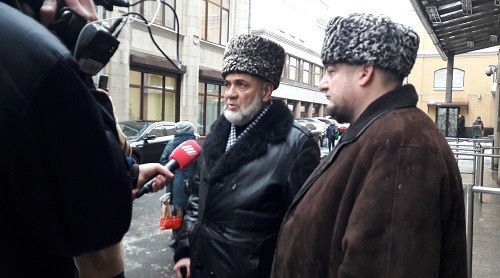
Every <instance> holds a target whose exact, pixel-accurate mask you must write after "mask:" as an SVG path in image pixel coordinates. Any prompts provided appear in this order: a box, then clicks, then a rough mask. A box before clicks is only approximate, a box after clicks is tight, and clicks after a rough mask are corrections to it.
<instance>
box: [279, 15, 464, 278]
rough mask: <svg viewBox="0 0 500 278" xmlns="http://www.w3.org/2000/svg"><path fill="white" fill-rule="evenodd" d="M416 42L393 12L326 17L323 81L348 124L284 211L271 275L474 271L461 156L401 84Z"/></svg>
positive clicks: (333, 112)
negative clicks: (469, 252) (470, 261)
mask: <svg viewBox="0 0 500 278" xmlns="http://www.w3.org/2000/svg"><path fill="white" fill-rule="evenodd" d="M418 46H419V37H418V35H417V33H416V32H415V31H414V30H412V29H411V28H409V27H407V26H405V25H402V24H398V23H395V22H393V21H392V20H391V19H390V18H388V17H386V16H375V15H371V14H357V13H355V14H351V15H349V16H347V17H342V16H337V17H334V18H333V19H331V20H330V22H329V23H328V25H327V28H326V32H325V38H324V42H323V47H322V50H321V59H322V61H323V64H324V65H325V69H326V71H325V75H324V76H323V78H322V80H321V81H320V85H319V88H320V90H321V91H322V92H325V94H326V98H327V99H328V100H329V102H330V103H329V104H328V106H327V110H326V111H327V113H329V115H330V116H332V118H335V119H337V120H338V121H341V122H344V121H345V122H349V123H351V125H350V127H349V128H348V129H347V130H346V131H345V133H344V134H343V135H342V137H341V138H340V141H339V142H338V143H337V146H336V147H335V148H334V150H333V151H332V152H331V153H330V154H329V155H328V156H327V157H326V158H324V159H323V160H322V162H321V164H320V165H319V166H318V167H317V168H316V170H315V171H314V172H313V173H312V174H311V176H310V177H309V179H308V180H307V181H306V183H305V184H304V185H303V186H302V187H301V189H300V191H299V192H298V193H297V196H296V197H295V199H294V201H293V203H292V204H291V206H290V209H289V210H288V212H287V214H286V215H285V218H284V220H283V223H282V226H281V229H280V234H279V240H278V242H277V246H276V254H275V258H274V259H275V260H274V266H273V271H272V276H273V277H286V278H290V277H450V278H451V277H453V278H457V277H458V278H459V277H464V278H465V277H467V248H466V238H465V208H464V195H463V189H462V180H461V175H460V172H459V169H458V166H457V163H456V160H455V157H454V155H453V153H452V151H451V149H450V147H449V145H448V142H447V141H446V139H445V138H444V136H443V135H442V134H441V132H440V131H439V130H438V129H437V127H436V124H435V123H434V122H433V121H432V120H431V119H430V118H429V117H428V116H427V114H425V113H424V112H423V111H422V110H420V109H419V108H418V107H417V106H416V105H417V101H418V95H417V92H416V91H415V88H414V87H413V85H411V84H406V85H402V83H403V79H404V78H405V77H406V76H408V74H409V73H410V71H411V69H412V68H413V65H414V63H415V60H416V57H417V51H418ZM388 127H390V128H388Z"/></svg>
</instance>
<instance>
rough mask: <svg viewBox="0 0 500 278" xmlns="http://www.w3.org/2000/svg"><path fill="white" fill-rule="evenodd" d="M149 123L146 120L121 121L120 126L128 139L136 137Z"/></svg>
mask: <svg viewBox="0 0 500 278" xmlns="http://www.w3.org/2000/svg"><path fill="white" fill-rule="evenodd" d="M149 125H150V123H148V122H129V121H125V122H121V123H120V128H121V129H122V131H123V133H124V134H125V136H127V138H128V139H136V138H137V137H138V136H139V135H141V134H142V132H143V131H144V130H145V129H146V128H147V127H148V126H149Z"/></svg>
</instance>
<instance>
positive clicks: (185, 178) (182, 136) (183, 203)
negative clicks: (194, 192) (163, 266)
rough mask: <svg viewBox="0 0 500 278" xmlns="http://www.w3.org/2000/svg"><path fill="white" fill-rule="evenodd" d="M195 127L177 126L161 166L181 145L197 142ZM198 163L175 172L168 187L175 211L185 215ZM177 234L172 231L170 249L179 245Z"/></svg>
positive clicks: (175, 230) (185, 123) (175, 231)
mask: <svg viewBox="0 0 500 278" xmlns="http://www.w3.org/2000/svg"><path fill="white" fill-rule="evenodd" d="M194 129H195V127H194V125H193V124H192V123H191V122H189V121H180V122H178V123H176V124H175V136H174V139H173V140H171V141H170V142H168V144H167V145H166V146H165V149H164V150H163V153H162V155H161V157H160V164H162V165H165V164H167V162H168V160H169V157H170V154H171V153H172V151H173V150H174V149H175V148H177V146H179V145H180V144H181V143H183V142H184V141H187V140H196V139H197V138H196V136H195V135H194ZM195 167H196V162H193V163H192V164H191V165H189V166H188V167H187V168H185V169H183V170H180V169H179V170H177V171H175V175H174V180H173V181H172V183H170V184H169V185H168V186H167V193H170V200H171V202H172V203H173V205H174V209H176V210H177V211H179V210H180V211H182V212H183V215H185V212H186V209H187V200H188V197H189V188H188V184H189V182H190V180H191V179H192V178H193V175H194V171H195ZM177 232H178V229H173V230H172V242H171V243H170V247H172V248H175V247H176V245H177Z"/></svg>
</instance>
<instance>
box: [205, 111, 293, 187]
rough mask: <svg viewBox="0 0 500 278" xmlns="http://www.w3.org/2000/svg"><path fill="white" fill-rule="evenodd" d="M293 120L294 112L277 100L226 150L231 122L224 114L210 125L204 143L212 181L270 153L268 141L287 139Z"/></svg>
mask: <svg viewBox="0 0 500 278" xmlns="http://www.w3.org/2000/svg"><path fill="white" fill-rule="evenodd" d="M292 124H293V116H292V113H291V112H290V110H289V109H288V107H287V106H286V105H285V104H284V103H283V102H281V101H274V102H273V104H272V105H271V107H269V110H268V111H267V112H266V114H264V116H263V117H262V118H261V119H260V121H259V123H258V124H257V125H256V126H255V127H253V128H252V129H251V130H249V132H248V133H247V134H246V135H245V136H244V137H242V138H240V139H239V140H238V141H236V143H235V144H234V145H233V146H232V147H231V149H230V150H229V151H228V152H227V153H226V152H225V149H226V144H227V138H228V137H229V132H230V129H231V123H229V121H228V120H226V118H225V117H224V115H221V116H220V117H219V119H217V121H216V122H214V124H213V125H212V127H211V132H210V134H209V135H208V136H207V138H206V140H205V143H204V144H203V157H204V161H205V163H206V165H207V169H208V173H209V174H208V181H209V182H210V183H212V182H215V181H217V180H220V179H221V178H222V177H224V176H225V175H226V174H228V173H231V172H233V171H235V170H236V169H238V168H239V167H240V166H242V165H244V164H247V163H249V162H251V161H252V160H255V159H256V158H259V157H261V156H263V155H265V154H266V153H267V145H268V144H278V143H282V142H284V141H285V140H286V139H287V137H288V133H289V131H290V129H291V127H292Z"/></svg>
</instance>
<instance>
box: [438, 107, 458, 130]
mask: <svg viewBox="0 0 500 278" xmlns="http://www.w3.org/2000/svg"><path fill="white" fill-rule="evenodd" d="M459 113H460V109H459V108H458V107H437V109H436V125H437V127H438V129H439V131H441V133H442V134H443V135H444V136H445V137H457V119H458V114H459Z"/></svg>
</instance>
